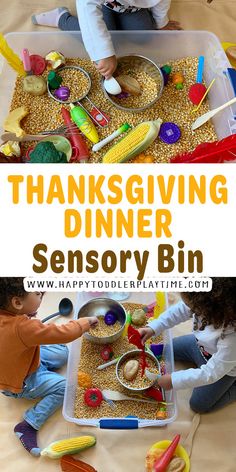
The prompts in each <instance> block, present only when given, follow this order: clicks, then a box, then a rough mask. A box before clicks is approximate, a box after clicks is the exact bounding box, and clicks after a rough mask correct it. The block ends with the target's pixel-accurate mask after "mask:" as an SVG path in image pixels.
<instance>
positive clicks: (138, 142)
mask: <svg viewBox="0 0 236 472" xmlns="http://www.w3.org/2000/svg"><path fill="white" fill-rule="evenodd" d="M161 123H162V120H161V119H158V120H155V121H144V122H143V123H140V124H139V125H138V126H136V127H135V128H134V129H132V130H131V131H129V133H128V134H127V135H126V136H125V137H124V138H122V139H121V140H120V141H118V142H117V143H116V144H114V146H112V147H111V148H110V149H109V150H108V151H107V153H106V154H105V155H104V156H103V163H104V164H118V163H119V162H125V161H127V160H128V159H132V158H133V157H135V156H137V154H140V153H141V152H143V151H145V149H147V148H148V146H150V144H152V143H153V141H154V139H156V137H157V136H158V134H159V130H160V126H161Z"/></svg>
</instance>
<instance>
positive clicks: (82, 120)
mask: <svg viewBox="0 0 236 472" xmlns="http://www.w3.org/2000/svg"><path fill="white" fill-rule="evenodd" d="M70 107H71V112H70V114H71V119H72V121H74V123H75V124H76V125H77V126H78V128H79V129H80V131H81V132H82V133H83V134H84V135H85V136H86V138H88V139H89V140H90V141H92V143H94V144H96V143H98V141H99V137H98V133H97V130H96V128H95V126H94V124H93V122H92V120H91V119H90V118H89V116H88V115H87V113H86V111H84V110H83V108H81V107H78V106H75V105H73V104H72V103H71V104H70Z"/></svg>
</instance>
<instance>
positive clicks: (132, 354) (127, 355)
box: [116, 349, 160, 393]
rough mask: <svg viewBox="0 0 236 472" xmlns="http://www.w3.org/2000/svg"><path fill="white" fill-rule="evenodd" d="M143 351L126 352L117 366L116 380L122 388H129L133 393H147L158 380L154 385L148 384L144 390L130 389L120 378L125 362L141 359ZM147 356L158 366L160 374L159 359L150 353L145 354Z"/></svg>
mask: <svg viewBox="0 0 236 472" xmlns="http://www.w3.org/2000/svg"><path fill="white" fill-rule="evenodd" d="M141 352H142V351H141V349H135V350H133V351H128V352H126V353H125V354H123V356H121V357H120V359H119V360H118V362H117V364H116V378H117V380H118V382H119V383H120V384H121V385H122V387H125V388H127V390H130V391H131V392H137V393H140V392H145V390H148V389H149V388H150V387H152V386H153V385H154V384H155V382H156V380H154V381H153V383H152V384H151V385H150V383H149V384H148V386H147V387H143V388H134V387H129V386H128V385H127V384H126V383H124V382H123V381H122V380H121V378H120V376H119V370H120V368H121V366H122V364H124V363H125V362H127V361H129V360H131V359H137V358H139V357H140V353H141ZM145 354H146V357H147V359H148V358H149V359H152V361H154V363H155V364H156V366H157V368H158V371H159V372H160V364H159V362H158V360H157V358H156V357H155V356H154V355H153V354H151V353H149V352H147V351H146V352H145Z"/></svg>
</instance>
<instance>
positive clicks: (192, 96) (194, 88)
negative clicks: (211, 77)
mask: <svg viewBox="0 0 236 472" xmlns="http://www.w3.org/2000/svg"><path fill="white" fill-rule="evenodd" d="M204 61H205V59H204V56H200V57H199V59H198V69H197V78H196V83H195V84H193V85H191V87H190V89H189V92H188V98H189V100H190V101H191V102H192V103H193V104H194V105H198V104H199V103H200V101H201V99H202V97H203V96H204V94H205V93H206V87H205V85H203V83H202V78H203V69H204Z"/></svg>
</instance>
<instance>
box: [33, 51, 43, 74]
mask: <svg viewBox="0 0 236 472" xmlns="http://www.w3.org/2000/svg"><path fill="white" fill-rule="evenodd" d="M30 64H31V70H32V72H33V74H34V75H41V74H42V73H43V72H44V71H45V69H46V66H47V64H46V61H45V59H44V58H43V57H42V56H39V55H38V54H31V56H30Z"/></svg>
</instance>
